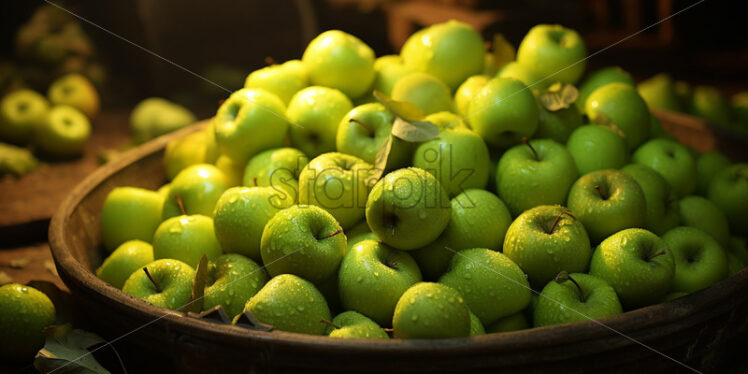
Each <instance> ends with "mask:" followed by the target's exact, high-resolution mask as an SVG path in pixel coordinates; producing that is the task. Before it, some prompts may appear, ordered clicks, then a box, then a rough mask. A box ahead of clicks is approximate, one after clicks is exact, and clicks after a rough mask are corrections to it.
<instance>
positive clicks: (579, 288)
mask: <svg viewBox="0 0 748 374" xmlns="http://www.w3.org/2000/svg"><path fill="white" fill-rule="evenodd" d="M567 276H568V277H569V280H570V281H571V283H574V285H575V286H577V290H579V300H581V301H582V302H585V301H587V300H585V298H584V292H582V287H581V286H580V285H579V283H577V281H575V280H574V278H572V277H571V275H567Z"/></svg>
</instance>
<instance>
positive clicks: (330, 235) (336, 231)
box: [322, 229, 343, 239]
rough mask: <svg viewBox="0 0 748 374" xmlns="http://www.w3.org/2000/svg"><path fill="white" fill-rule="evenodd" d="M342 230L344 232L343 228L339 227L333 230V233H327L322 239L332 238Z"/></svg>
mask: <svg viewBox="0 0 748 374" xmlns="http://www.w3.org/2000/svg"><path fill="white" fill-rule="evenodd" d="M341 232H343V229H337V230H335V231H333V232H331V233H329V234H327V235H326V236H324V237H323V238H322V239H327V238H332V237H333V236H335V235H338V234H340V233H341Z"/></svg>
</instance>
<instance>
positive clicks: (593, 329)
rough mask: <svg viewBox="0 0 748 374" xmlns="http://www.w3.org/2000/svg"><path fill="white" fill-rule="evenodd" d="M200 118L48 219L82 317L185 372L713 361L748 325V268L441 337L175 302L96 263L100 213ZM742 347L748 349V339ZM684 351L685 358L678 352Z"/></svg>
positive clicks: (616, 366) (111, 167)
mask: <svg viewBox="0 0 748 374" xmlns="http://www.w3.org/2000/svg"><path fill="white" fill-rule="evenodd" d="M202 126H204V123H202V124H197V125H195V126H192V127H190V128H187V129H183V130H181V131H179V132H177V133H173V134H170V135H166V136H164V137H161V138H159V139H156V140H153V141H151V142H149V143H147V144H145V145H143V146H140V147H138V148H136V149H133V150H131V151H129V152H127V153H126V154H124V155H123V156H122V157H121V158H120V159H118V160H116V161H113V162H111V163H110V164H107V165H105V166H103V167H101V168H100V169H98V170H97V171H96V172H94V173H93V174H91V175H90V176H89V177H88V178H86V179H85V180H84V181H83V182H81V183H80V185H78V186H77V188H75V190H74V191H73V192H72V194H71V195H70V196H68V198H67V199H66V200H65V201H64V202H63V203H62V205H61V206H60V208H59V210H58V212H57V213H56V215H55V216H54V218H53V219H52V223H51V226H50V246H51V248H52V254H53V256H54V260H55V263H56V265H57V269H58V272H59V274H60V277H61V278H62V280H63V281H64V282H65V284H66V285H67V286H68V288H69V289H70V291H71V292H72V294H73V297H74V300H75V302H76V307H77V309H78V312H79V315H80V316H81V317H82V320H84V322H85V323H86V324H87V325H88V326H90V328H92V329H94V331H96V332H97V333H99V334H101V335H102V336H103V337H105V338H107V339H109V340H110V341H111V342H113V343H115V346H116V347H117V349H119V350H123V349H127V347H129V348H130V349H131V350H132V352H134V354H136V355H137V356H136V357H137V358H138V359H139V360H140V359H142V360H147V361H145V362H148V367H152V366H166V367H167V368H169V369H171V370H173V371H175V372H178V373H234V372H236V373H249V372H252V373H254V372H273V373H277V372H295V373H301V372H304V373H306V372H319V373H351V372H361V373H378V374H381V373H388V372H410V373H425V372H460V373H468V372H486V371H496V370H497V369H499V370H500V369H504V370H507V371H509V370H511V371H513V372H514V371H520V372H546V371H547V372H556V373H558V372H588V371H605V372H609V371H615V372H617V371H632V370H647V371H667V372H674V371H676V372H677V371H688V370H687V369H686V367H684V366H682V365H681V364H679V363H678V362H681V363H683V364H685V365H688V366H690V367H692V368H695V369H698V370H702V371H714V370H717V369H719V368H720V363H721V362H722V360H723V359H724V357H725V355H727V354H728V353H729V352H730V351H732V347H736V348H738V349H741V348H743V347H745V345H744V343H745V340H746V335H748V318H747V317H746V316H748V292H746V290H747V289H748V270H743V271H741V272H740V273H738V274H737V275H735V276H733V277H731V278H729V279H726V280H724V281H722V282H720V283H718V284H715V285H713V286H712V287H709V288H708V289H705V290H702V291H700V292H696V293H694V294H691V295H688V296H686V297H682V298H680V299H676V300H674V301H671V302H668V303H665V304H659V305H653V306H649V307H646V308H642V309H637V310H634V311H630V312H627V313H624V314H622V315H618V316H614V317H610V318H605V319H602V320H599V321H585V322H579V323H572V324H565V325H557V326H549V327H542V328H535V329H530V330H524V331H517V332H510V333H502V334H489V335H484V336H478V337H473V338H459V339H443V340H398V339H392V340H384V341H382V340H359V339H356V340H343V339H331V338H327V337H321V336H312V335H302V334H295V333H288V332H282V331H272V332H262V331H254V330H249V329H246V328H243V327H239V326H232V325H226V324H218V323H214V322H210V321H206V320H200V319H195V318H192V317H188V316H186V315H185V314H183V313H179V312H173V311H168V310H166V309H162V308H158V307H155V306H153V305H150V304H148V303H146V302H144V301H141V300H139V299H136V298H134V297H132V296H129V295H127V294H125V293H123V292H121V291H120V290H118V289H116V288H114V287H112V286H110V285H108V284H107V283H105V282H103V281H101V280H99V279H98V278H97V277H96V276H95V275H94V274H93V273H92V270H94V269H95V268H96V267H97V266H98V264H100V263H101V260H102V255H103V253H104V252H103V251H102V250H101V248H100V246H99V239H100V238H99V213H100V210H101V206H102V202H103V201H104V198H105V197H106V195H107V193H109V191H110V190H112V189H113V188H114V187H117V186H124V185H128V186H139V187H145V188H157V187H158V186H160V185H161V184H163V183H164V182H165V179H164V178H165V177H164V175H165V174H164V170H163V166H162V157H163V150H164V147H165V146H166V144H167V143H168V142H169V141H170V140H172V139H175V138H178V137H181V136H184V135H186V134H188V133H191V132H194V131H197V130H198V129H200V128H202ZM743 353H745V352H744V349H743ZM676 361H678V362H676Z"/></svg>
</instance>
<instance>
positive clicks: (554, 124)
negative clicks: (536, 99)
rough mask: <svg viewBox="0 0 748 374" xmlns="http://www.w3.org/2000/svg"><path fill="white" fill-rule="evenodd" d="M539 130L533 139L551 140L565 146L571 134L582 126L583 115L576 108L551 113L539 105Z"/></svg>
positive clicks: (571, 107)
mask: <svg viewBox="0 0 748 374" xmlns="http://www.w3.org/2000/svg"><path fill="white" fill-rule="evenodd" d="M538 113H539V114H540V117H538V130H537V131H536V132H535V135H534V136H533V137H535V138H539V139H542V138H550V139H553V140H555V141H557V142H559V143H561V144H565V143H566V141H567V140H568V139H569V136H570V135H571V133H572V132H573V131H574V130H575V129H577V128H578V127H579V126H580V125H581V124H582V114H581V113H579V109H577V107H576V106H573V105H572V106H570V107H568V108H566V109H560V110H557V111H554V112H552V111H550V110H548V109H546V108H545V107H543V106H542V105H540V104H538Z"/></svg>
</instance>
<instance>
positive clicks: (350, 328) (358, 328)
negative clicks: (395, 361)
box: [325, 310, 390, 339]
mask: <svg viewBox="0 0 748 374" xmlns="http://www.w3.org/2000/svg"><path fill="white" fill-rule="evenodd" d="M325 333H326V334H327V336H329V337H331V338H359V339H389V338H390V337H389V335H387V333H386V332H384V330H382V328H381V327H379V325H377V323H376V322H374V321H372V320H371V319H369V318H368V317H366V316H365V315H363V314H361V313H358V312H354V311H352V310H349V311H347V312H343V313H340V314H338V315H337V316H335V318H334V319H333V320H332V325H331V326H328V327H327V331H326V332H325Z"/></svg>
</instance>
